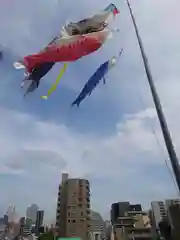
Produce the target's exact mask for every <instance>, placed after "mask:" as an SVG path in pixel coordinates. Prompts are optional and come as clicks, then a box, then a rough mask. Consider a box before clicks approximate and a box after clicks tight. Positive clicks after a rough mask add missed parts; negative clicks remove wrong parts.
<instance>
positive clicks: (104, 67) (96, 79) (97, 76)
mask: <svg viewBox="0 0 180 240" xmlns="http://www.w3.org/2000/svg"><path fill="white" fill-rule="evenodd" d="M122 51H123V49H121V51H120V53H119V57H120V56H121V54H122ZM116 64H117V58H116V57H112V58H111V59H110V60H109V61H106V62H105V63H103V64H101V66H100V67H99V68H98V69H97V70H96V72H95V73H94V74H93V75H92V76H91V78H90V79H89V80H88V81H87V83H86V84H85V86H84V88H83V89H82V91H81V92H80V94H79V96H78V97H77V98H76V100H75V101H74V102H73V103H72V106H73V105H77V106H78V107H79V105H80V103H81V101H83V100H84V99H85V98H86V96H88V95H89V96H90V95H91V93H92V91H93V90H94V89H95V88H96V86H97V85H98V84H99V83H100V81H101V80H102V79H103V83H104V84H105V83H106V79H105V75H106V74H107V73H108V71H109V70H110V69H111V68H113V67H114V66H115V65H116Z"/></svg>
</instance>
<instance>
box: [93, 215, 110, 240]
mask: <svg viewBox="0 0 180 240" xmlns="http://www.w3.org/2000/svg"><path fill="white" fill-rule="evenodd" d="M91 233H92V238H93V239H96V240H101V239H105V235H106V232H105V222H104V220H103V219H102V217H101V215H100V214H99V213H98V212H94V211H91Z"/></svg>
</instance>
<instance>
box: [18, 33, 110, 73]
mask: <svg viewBox="0 0 180 240" xmlns="http://www.w3.org/2000/svg"><path fill="white" fill-rule="evenodd" d="M109 34H110V30H107V29H104V30H103V31H100V32H95V33H89V34H86V35H80V36H79V35H78V36H71V37H69V38H59V39H58V40H56V41H55V42H54V43H53V44H51V45H49V46H47V48H46V49H45V50H43V51H42V52H40V53H37V54H33V55H29V56H26V57H24V60H23V62H20V64H23V65H24V66H25V67H26V69H27V72H29V73H31V71H32V70H33V69H34V68H35V67H37V66H38V65H41V64H43V63H46V62H72V61H76V60H78V59H80V58H82V57H83V56H86V55H88V54H90V53H92V52H95V51H97V50H98V49H99V48H100V47H101V46H102V45H103V44H104V42H105V41H106V39H107V38H108V36H109Z"/></svg>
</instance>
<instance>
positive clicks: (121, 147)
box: [0, 108, 175, 213]
mask: <svg viewBox="0 0 180 240" xmlns="http://www.w3.org/2000/svg"><path fill="white" fill-rule="evenodd" d="M0 111H1V116H2V117H1V125H0V132H1V136H0V159H1V168H0V171H1V174H7V173H9V174H10V175H11V174H12V173H14V174H16V175H17V174H19V175H20V176H21V177H22V179H24V180H26V179H27V180H28V179H29V180H28V181H25V183H26V185H25V186H26V188H27V189H28V191H27V190H26V189H24V190H23V191H22V188H17V187H16V186H15V185H14V184H13V182H12V184H11V188H12V187H13V188H15V189H16V188H17V189H16V193H17V194H18V195H20V194H22V195H25V196H26V195H28V198H29V201H30V200H31V201H33V199H34V198H35V195H36V198H37V196H39V202H40V203H41V204H42V205H43V206H46V208H47V210H48V209H49V208H50V207H51V206H52V204H54V208H55V202H56V197H57V186H58V183H59V182H60V174H61V172H62V171H67V172H69V173H70V176H73V177H74V176H76V177H86V176H89V177H90V179H92V191H93V193H94V192H96V191H97V189H101V192H99V193H97V194H96V195H94V194H93V205H95V206H96V207H98V205H99V202H100V201H103V203H101V206H100V210H101V211H102V212H103V213H104V212H106V211H107V206H108V205H109V204H110V203H111V202H112V201H113V200H115V198H117V199H116V200H119V199H121V198H122V195H121V190H119V192H116V187H117V185H119V186H121V188H122V189H126V188H128V190H127V191H126V192H124V194H123V198H125V197H126V196H127V197H129V198H128V199H129V200H132V201H135V200H139V201H142V202H143V203H144V204H145V206H147V202H148V201H150V199H149V197H151V198H154V197H155V198H156V197H157V198H159V197H160V198H162V197H163V196H168V195H169V194H170V195H171V194H174V193H175V190H174V188H173V185H172V182H171V179H170V177H169V176H168V173H167V169H166V167H165V165H164V162H163V156H162V155H161V154H160V152H159V149H158V147H157V143H156V141H155V139H154V136H153V134H152V133H151V131H150V129H149V126H148V125H147V122H146V121H147V119H148V118H152V117H153V111H152V110H151V109H147V110H146V111H145V112H140V113H137V114H135V115H131V116H127V117H125V119H124V121H122V122H121V123H119V124H117V128H116V131H115V132H114V134H112V135H111V136H107V137H99V136H96V135H87V134H80V133H77V132H74V131H73V130H72V129H70V128H67V127H66V126H65V125H63V124H59V125H57V124H55V123H53V122H43V121H39V120H38V119H36V118H34V117H32V116H30V115H27V114H23V113H18V112H15V111H12V110H7V109H3V108H1V109H0ZM145 166H146V168H150V170H149V174H147V173H146V171H147V170H146V171H145V172H144V167H145ZM151 167H153V169H151ZM154 168H157V169H158V170H159V171H160V175H161V174H162V173H161V172H163V174H165V175H167V176H166V178H167V177H169V179H166V180H165V179H164V178H163V179H162V178H161V177H160V179H159V182H158V185H156V187H154V185H155V184H156V181H157V179H153V173H154ZM8 171H9V172H8ZM96 178H97V183H94V182H93V179H96ZM107 180H108V181H109V183H110V184H111V186H109V185H107V182H106V181H107ZM164 180H165V181H166V182H167V183H168V184H169V188H168V190H167V189H164V190H162V189H163V185H164ZM98 181H100V183H98ZM104 181H105V182H104ZM134 181H136V182H137V183H138V184H140V185H139V186H138V187H137V186H136V187H135V186H134V184H133V183H134ZM3 184H5V183H4V182H3V181H1V185H2V186H3ZM104 184H105V185H104ZM106 185H107V186H106ZM44 186H46V190H44V189H43V187H44ZM105 186H106V187H105ZM158 186H159V188H160V189H159V192H158V191H157V188H158ZM161 187H162V188H161ZM11 188H9V186H8V187H6V188H4V190H3V192H4V195H5V196H7V195H8V194H9V192H10V191H11ZM113 188H115V189H113ZM108 189H109V190H108ZM107 190H108V191H109V192H108V191H107ZM132 192H133V195H132ZM51 194H52V195H51ZM138 194H143V199H142V197H141V195H139V196H138ZM161 194H162V195H161ZM46 195H48V196H49V197H48V201H47V199H46V198H47V196H46ZM40 196H41V197H40ZM102 196H103V197H102ZM36 198H35V199H36ZM104 198H106V199H104ZM118 198H119V199H118ZM13 199H14V201H16V199H15V198H13ZM102 199H103V200H102ZM22 200H23V201H24V198H23V199H22ZM11 201H12V200H11ZM17 204H18V205H19V204H21V199H18V202H17Z"/></svg>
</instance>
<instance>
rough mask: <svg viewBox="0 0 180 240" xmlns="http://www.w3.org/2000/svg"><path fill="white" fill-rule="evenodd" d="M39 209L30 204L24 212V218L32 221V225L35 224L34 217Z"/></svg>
mask: <svg viewBox="0 0 180 240" xmlns="http://www.w3.org/2000/svg"><path fill="white" fill-rule="evenodd" d="M38 210H39V207H38V206H37V205H36V204H32V205H31V206H29V207H28V208H27V210H26V218H28V219H30V220H32V223H34V224H35V223H36V215H37V211H38Z"/></svg>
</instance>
